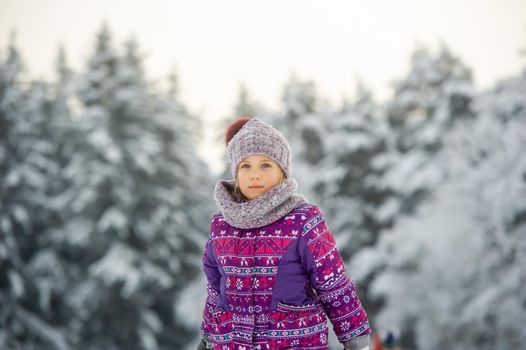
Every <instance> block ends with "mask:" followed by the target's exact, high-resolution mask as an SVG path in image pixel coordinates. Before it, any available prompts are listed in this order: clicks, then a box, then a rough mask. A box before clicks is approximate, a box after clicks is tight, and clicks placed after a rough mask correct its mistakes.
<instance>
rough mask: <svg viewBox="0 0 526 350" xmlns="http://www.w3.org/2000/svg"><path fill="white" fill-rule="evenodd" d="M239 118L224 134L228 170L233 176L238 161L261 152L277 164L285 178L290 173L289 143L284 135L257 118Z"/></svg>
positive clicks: (235, 172)
mask: <svg viewBox="0 0 526 350" xmlns="http://www.w3.org/2000/svg"><path fill="white" fill-rule="evenodd" d="M246 119H247V118H239V119H237V120H235V121H234V122H233V123H232V124H230V126H229V127H228V130H227V133H226V135H225V141H226V142H227V154H228V159H229V160H230V170H231V171H232V176H233V177H234V178H235V177H236V174H237V167H238V165H239V163H240V162H241V161H242V160H243V159H245V158H246V157H249V156H252V155H256V154H261V155H265V156H267V157H269V158H271V159H273V160H274V161H275V162H276V163H278V164H279V166H280V167H281V169H282V170H283V173H284V174H285V176H286V177H287V178H289V177H290V176H291V174H292V159H291V151H290V145H289V143H288V141H287V139H285V136H283V134H282V133H281V132H279V131H278V130H276V129H274V128H273V127H272V126H270V125H269V124H266V123H264V122H263V121H261V120H260V119H258V118H250V119H248V120H246Z"/></svg>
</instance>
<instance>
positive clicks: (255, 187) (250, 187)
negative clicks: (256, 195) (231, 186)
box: [248, 186, 264, 188]
mask: <svg viewBox="0 0 526 350" xmlns="http://www.w3.org/2000/svg"><path fill="white" fill-rule="evenodd" d="M263 187H264V186H248V188H263Z"/></svg>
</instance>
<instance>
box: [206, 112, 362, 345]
mask: <svg viewBox="0 0 526 350" xmlns="http://www.w3.org/2000/svg"><path fill="white" fill-rule="evenodd" d="M226 142H227V153H228V158H229V160H230V163H231V171H232V176H233V178H234V180H230V181H226V180H220V181H218V183H217V185H216V187H215V189H214V198H215V201H216V203H217V205H218V207H219V209H220V213H218V214H216V215H214V216H213V217H212V222H211V226H210V237H209V240H208V242H207V244H206V247H205V253H204V256H203V271H204V273H205V275H206V277H207V281H208V284H207V291H208V296H207V298H206V303H205V308H204V311H203V322H202V325H201V331H202V335H203V341H202V343H201V344H202V345H201V347H200V349H221V350H223V349H225V350H227V349H228V350H230V349H235V350H252V349H257V350H263V349H271V350H274V349H302V350H305V349H309V350H327V349H328V342H327V336H328V328H327V319H329V320H330V321H331V322H332V324H333V329H334V332H335V333H336V335H337V336H338V339H339V341H340V342H341V343H342V344H343V346H344V347H345V349H352V350H358V349H368V348H369V347H368V346H369V333H370V332H371V328H370V326H369V322H368V319H367V314H366V313H365V311H364V310H363V308H362V305H361V303H360V300H359V299H358V296H357V295H356V289H355V286H354V283H353V281H352V280H351V279H350V278H349V277H348V276H347V274H346V268H345V265H344V263H343V261H342V259H341V257H340V255H339V253H338V250H337V248H336V243H335V241H334V238H333V235H332V234H331V232H330V230H329V228H328V227H327V224H326V223H325V220H324V218H323V214H322V212H321V211H320V209H318V208H317V207H316V206H314V205H312V204H309V203H308V202H307V200H306V198H305V197H304V196H303V195H301V194H299V193H296V189H297V182H296V180H294V179H293V178H292V177H291V174H292V164H291V151H290V146H289V144H288V142H287V140H286V139H285V138H284V136H283V135H282V134H281V133H280V132H279V131H277V130H276V129H274V128H273V127H272V126H270V125H268V124H266V123H264V122H262V121H261V120H259V119H258V118H252V119H248V118H241V119H238V120H237V121H235V122H234V123H232V124H231V125H230V127H229V128H228V130H227V133H226Z"/></svg>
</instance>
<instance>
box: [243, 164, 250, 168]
mask: <svg viewBox="0 0 526 350" xmlns="http://www.w3.org/2000/svg"><path fill="white" fill-rule="evenodd" d="M241 167H242V168H248V167H249V165H248V164H243V165H241Z"/></svg>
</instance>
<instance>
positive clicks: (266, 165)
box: [261, 163, 272, 168]
mask: <svg viewBox="0 0 526 350" xmlns="http://www.w3.org/2000/svg"><path fill="white" fill-rule="evenodd" d="M261 166H262V167H264V168H271V167H272V165H270V164H269V163H263V164H261Z"/></svg>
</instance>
